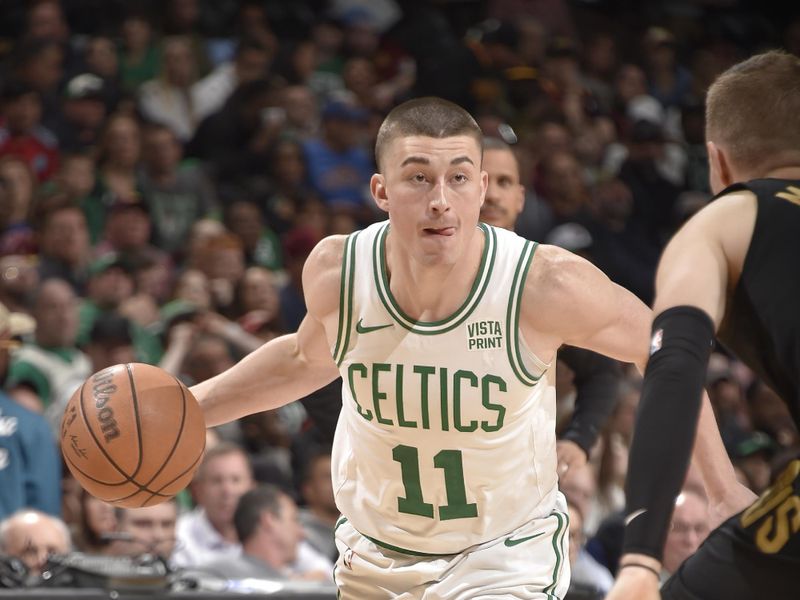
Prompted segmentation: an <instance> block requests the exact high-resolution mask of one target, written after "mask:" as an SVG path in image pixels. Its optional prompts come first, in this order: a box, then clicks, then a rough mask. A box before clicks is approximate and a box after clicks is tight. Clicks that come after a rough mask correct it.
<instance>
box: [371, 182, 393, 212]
mask: <svg viewBox="0 0 800 600" xmlns="http://www.w3.org/2000/svg"><path fill="white" fill-rule="evenodd" d="M369 191H370V192H372V198H373V199H374V200H375V204H376V205H377V206H378V208H380V209H381V210H383V211H385V212H389V196H388V194H387V193H386V179H384V177H383V175H381V174H380V173H375V174H374V175H373V176H372V177H371V178H370V180H369Z"/></svg>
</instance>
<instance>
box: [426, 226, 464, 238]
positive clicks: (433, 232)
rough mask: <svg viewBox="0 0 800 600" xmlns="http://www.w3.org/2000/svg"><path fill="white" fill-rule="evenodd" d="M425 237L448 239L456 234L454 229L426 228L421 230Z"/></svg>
mask: <svg viewBox="0 0 800 600" xmlns="http://www.w3.org/2000/svg"><path fill="white" fill-rule="evenodd" d="M422 231H423V232H424V233H425V235H430V236H444V237H450V236H453V235H455V234H456V228H455V227H426V228H425V229H423V230H422Z"/></svg>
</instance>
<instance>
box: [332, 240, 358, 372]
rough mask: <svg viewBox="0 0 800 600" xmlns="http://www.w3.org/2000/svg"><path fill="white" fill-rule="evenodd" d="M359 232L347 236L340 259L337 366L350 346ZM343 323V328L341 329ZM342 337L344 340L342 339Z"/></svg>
mask: <svg viewBox="0 0 800 600" xmlns="http://www.w3.org/2000/svg"><path fill="white" fill-rule="evenodd" d="M360 233H361V232H360V231H357V232H355V233H351V234H350V235H349V236H347V244H346V245H345V249H344V251H345V259H344V260H343V261H342V279H341V291H340V293H339V301H340V303H341V304H340V305H339V338H338V339H337V342H336V349H335V350H334V353H333V359H334V360H335V361H336V365H337V366H339V365H341V364H342V361H343V360H344V357H345V355H346V354H347V350H348V347H349V346H350V333H351V331H352V329H353V295H354V287H355V286H354V281H355V273H356V239H357V238H358V235H359V234H360ZM345 276H346V278H345ZM345 281H346V283H345ZM345 302H346V305H345ZM345 316H346V318H345ZM343 323H344V330H342V324H343ZM342 338H343V340H344V341H342ZM340 342H341V344H340Z"/></svg>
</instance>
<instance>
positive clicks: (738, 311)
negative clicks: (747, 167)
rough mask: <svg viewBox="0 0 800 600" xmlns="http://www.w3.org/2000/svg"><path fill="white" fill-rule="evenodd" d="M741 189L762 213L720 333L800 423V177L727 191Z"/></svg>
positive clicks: (725, 191)
mask: <svg viewBox="0 0 800 600" xmlns="http://www.w3.org/2000/svg"><path fill="white" fill-rule="evenodd" d="M741 189H747V190H750V191H751V192H753V193H754V194H755V195H756V197H757V198H758V214H757V216H756V223H755V228H754V229H753V238H752V240H751V241H750V246H749V248H748V250H747V256H746V257H745V261H744V266H743V268H742V273H741V276H740V278H739V282H738V284H737V285H736V289H735V290H734V292H733V296H732V297H731V298H729V299H728V302H727V309H726V311H725V316H724V318H723V321H722V325H721V326H720V330H719V332H718V338H719V340H720V341H721V342H722V343H723V344H724V345H725V346H727V347H728V348H730V349H731V350H732V351H733V352H734V353H735V354H736V355H737V356H738V357H739V358H740V359H741V360H742V361H743V362H744V363H745V364H746V365H747V366H748V367H750V368H751V369H753V371H755V372H756V374H757V375H758V376H759V377H761V378H762V379H763V380H764V381H765V382H766V383H767V384H768V385H769V386H770V387H771V388H772V389H773V390H774V391H775V392H776V393H777V394H778V395H779V396H780V397H781V398H782V399H783V400H784V402H786V404H787V405H788V406H789V410H790V411H791V413H792V416H793V417H794V421H795V423H796V424H798V425H799V426H800V393H799V392H798V378H799V377H800V310H798V306H800V265H798V264H797V262H796V261H797V258H798V257H800V180H786V179H756V180H753V181H749V182H747V183H740V184H736V185H733V186H731V187H729V188H727V189H726V190H724V191H723V192H722V194H727V193H729V192H731V191H734V190H741ZM722 194H721V195H722Z"/></svg>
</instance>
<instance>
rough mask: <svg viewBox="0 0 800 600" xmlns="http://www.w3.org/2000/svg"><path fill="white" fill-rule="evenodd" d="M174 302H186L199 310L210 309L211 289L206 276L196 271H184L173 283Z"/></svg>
mask: <svg viewBox="0 0 800 600" xmlns="http://www.w3.org/2000/svg"><path fill="white" fill-rule="evenodd" d="M173 299H174V300H182V301H184V302H187V303H189V304H191V305H193V306H194V307H196V308H197V309H199V310H208V309H210V308H211V287H210V285H209V283H208V277H206V274H205V273H203V272H202V271H200V270H198V269H186V270H185V271H184V272H183V273H181V275H180V276H179V277H178V280H177V281H176V282H175V292H174V294H173Z"/></svg>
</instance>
